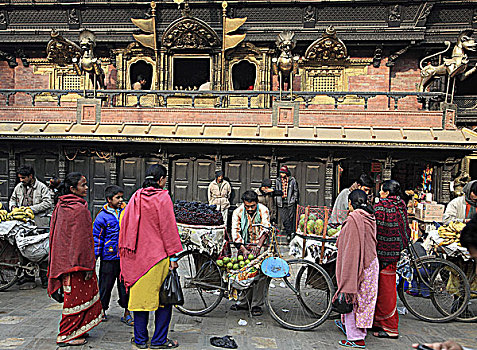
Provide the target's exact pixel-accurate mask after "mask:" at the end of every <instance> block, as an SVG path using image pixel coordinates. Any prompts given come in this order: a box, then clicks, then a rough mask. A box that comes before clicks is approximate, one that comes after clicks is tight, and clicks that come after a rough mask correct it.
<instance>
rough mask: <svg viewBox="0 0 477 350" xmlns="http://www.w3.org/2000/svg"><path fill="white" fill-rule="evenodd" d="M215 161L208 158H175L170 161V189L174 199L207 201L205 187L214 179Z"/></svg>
mask: <svg viewBox="0 0 477 350" xmlns="http://www.w3.org/2000/svg"><path fill="white" fill-rule="evenodd" d="M214 170H215V163H214V161H213V160H210V159H176V160H174V161H173V162H172V176H171V191H172V195H173V198H174V200H175V201H177V200H186V201H200V202H204V203H207V188H208V186H209V183H210V182H211V181H212V180H213V179H214Z"/></svg>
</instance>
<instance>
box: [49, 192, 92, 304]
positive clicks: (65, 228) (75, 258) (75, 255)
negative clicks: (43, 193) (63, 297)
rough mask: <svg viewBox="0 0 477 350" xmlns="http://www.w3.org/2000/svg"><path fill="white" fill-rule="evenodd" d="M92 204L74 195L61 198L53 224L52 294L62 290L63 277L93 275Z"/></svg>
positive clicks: (50, 278) (51, 244) (50, 281)
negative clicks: (90, 207) (78, 274)
mask: <svg viewBox="0 0 477 350" xmlns="http://www.w3.org/2000/svg"><path fill="white" fill-rule="evenodd" d="M92 227H93V225H92V220H91V213H90V212H89V210H88V203H86V201H85V200H84V199H83V198H81V197H78V196H76V195H74V194H67V195H64V196H60V198H59V199H58V204H56V207H55V210H54V211H53V215H52V217H51V222H50V259H49V265H48V294H49V295H51V294H52V293H53V292H55V291H56V290H57V289H59V288H60V287H61V284H62V282H61V276H62V275H64V274H68V273H72V272H76V271H93V270H94V268H95V265H96V259H95V257H94V243H93V234H92Z"/></svg>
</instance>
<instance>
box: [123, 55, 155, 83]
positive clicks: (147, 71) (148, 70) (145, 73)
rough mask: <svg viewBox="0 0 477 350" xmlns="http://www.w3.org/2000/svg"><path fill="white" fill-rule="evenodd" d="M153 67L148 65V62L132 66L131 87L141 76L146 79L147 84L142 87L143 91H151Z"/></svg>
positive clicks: (130, 73)
mask: <svg viewBox="0 0 477 350" xmlns="http://www.w3.org/2000/svg"><path fill="white" fill-rule="evenodd" d="M152 73H153V69H152V65H151V64H149V63H147V62H146V61H142V60H140V61H137V62H136V63H133V64H131V68H130V72H129V77H130V79H131V87H132V86H133V84H134V83H135V82H137V81H138V79H137V77H138V76H139V75H141V76H142V77H144V79H146V84H144V85H143V86H142V90H150V89H151V83H152Z"/></svg>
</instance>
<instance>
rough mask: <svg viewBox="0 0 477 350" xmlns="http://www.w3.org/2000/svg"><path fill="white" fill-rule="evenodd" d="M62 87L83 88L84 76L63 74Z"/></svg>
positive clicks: (66, 88) (70, 88)
mask: <svg viewBox="0 0 477 350" xmlns="http://www.w3.org/2000/svg"><path fill="white" fill-rule="evenodd" d="M61 78H62V79H61V82H62V83H61V89H63V90H81V89H82V84H81V83H82V76H80V75H63V76H61Z"/></svg>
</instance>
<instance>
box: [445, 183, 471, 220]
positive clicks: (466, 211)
mask: <svg viewBox="0 0 477 350" xmlns="http://www.w3.org/2000/svg"><path fill="white" fill-rule="evenodd" d="M462 192H463V193H464V195H463V196H460V197H457V198H454V199H453V200H451V201H450V202H449V204H447V207H446V211H445V212H444V216H443V217H442V221H443V222H444V224H445V225H447V224H448V223H449V222H451V221H460V222H467V221H469V220H470V218H471V217H472V216H474V214H476V212H477V180H474V181H470V182H469V183H468V184H467V185H465V186H464V188H463V189H462Z"/></svg>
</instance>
